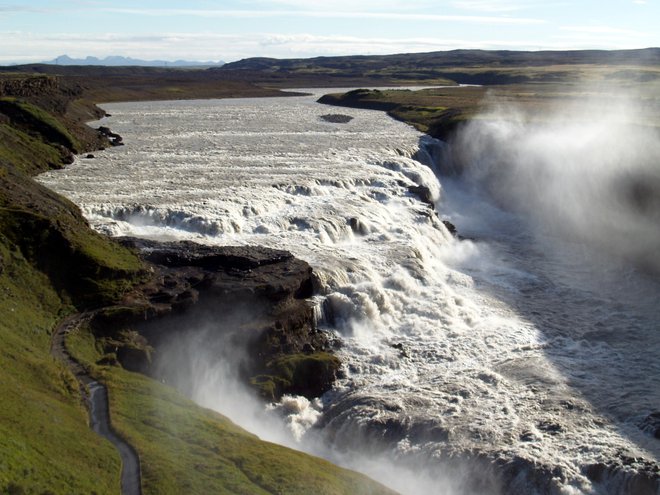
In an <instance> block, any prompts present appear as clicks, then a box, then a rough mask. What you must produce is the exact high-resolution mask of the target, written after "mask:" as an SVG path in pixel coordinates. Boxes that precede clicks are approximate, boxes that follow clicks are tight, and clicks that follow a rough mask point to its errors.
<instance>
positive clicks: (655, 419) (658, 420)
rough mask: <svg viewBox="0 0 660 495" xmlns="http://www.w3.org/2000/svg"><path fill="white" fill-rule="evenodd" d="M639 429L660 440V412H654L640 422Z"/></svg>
mask: <svg viewBox="0 0 660 495" xmlns="http://www.w3.org/2000/svg"><path fill="white" fill-rule="evenodd" d="M640 427H641V428H642V430H644V431H645V432H646V433H648V434H650V435H651V436H653V437H654V438H657V439H660V411H654V412H652V413H651V414H649V415H648V416H647V417H646V418H644V420H643V421H642V423H641V425H640Z"/></svg>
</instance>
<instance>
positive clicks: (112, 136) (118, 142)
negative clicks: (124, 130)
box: [98, 126, 124, 146]
mask: <svg viewBox="0 0 660 495" xmlns="http://www.w3.org/2000/svg"><path fill="white" fill-rule="evenodd" d="M98 132H99V134H100V135H101V136H103V137H105V138H107V139H109V140H110V144H111V145H112V146H123V145H124V143H123V138H122V137H121V136H120V135H119V134H117V133H116V132H112V131H111V130H110V128H109V127H105V126H101V127H99V128H98Z"/></svg>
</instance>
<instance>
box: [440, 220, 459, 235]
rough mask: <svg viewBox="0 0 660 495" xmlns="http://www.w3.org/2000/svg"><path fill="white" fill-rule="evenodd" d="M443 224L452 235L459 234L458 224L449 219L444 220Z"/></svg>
mask: <svg viewBox="0 0 660 495" xmlns="http://www.w3.org/2000/svg"><path fill="white" fill-rule="evenodd" d="M442 224H443V225H444V226H445V227H446V228H447V230H448V231H449V233H450V234H451V235H453V236H456V235H457V233H456V226H455V225H454V224H453V223H451V222H450V221H449V220H443V221H442Z"/></svg>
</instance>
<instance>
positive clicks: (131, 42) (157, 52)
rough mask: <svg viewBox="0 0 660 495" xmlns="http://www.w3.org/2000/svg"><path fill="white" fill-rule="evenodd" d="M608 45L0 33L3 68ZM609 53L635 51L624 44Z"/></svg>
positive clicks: (581, 40)
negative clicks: (101, 60) (73, 61)
mask: <svg viewBox="0 0 660 495" xmlns="http://www.w3.org/2000/svg"><path fill="white" fill-rule="evenodd" d="M603 43H604V42H603V41H602V40H601V41H599V40H598V39H594V38H593V37H588V36H583V37H571V36H570V35H567V36H566V38H565V39H562V38H557V39H554V40H552V41H549V42H539V41H538V40H533V39H527V40H515V41H512V40H501V39H496V38H493V39H479V40H475V39H469V38H449V37H448V38H441V37H406V38H403V37H402V38H389V37H359V36H318V35H313V34H291V35H283V34H277V33H254V34H238V35H231V34H217V33H194V34H192V33H166V34H162V35H144V36H143V35H124V34H117V33H105V34H86V35H81V34H69V33H60V34H54V35H43V34H38V33H0V46H2V47H3V50H2V54H0V63H5V64H7V63H14V62H39V61H45V60H52V59H53V58H55V57H56V56H58V55H62V54H67V55H69V56H72V57H85V56H88V55H93V56H97V57H105V56H108V55H123V56H129V57H134V58H140V59H160V60H176V59H187V60H225V61H233V60H238V59H241V58H247V57H255V56H267V57H276V58H291V57H313V56H319V55H351V54H391V53H413V52H428V51H437V50H453V49H458V48H479V49H519V50H520V49H522V50H543V49H553V50H562V49H577V48H593V47H602V46H603ZM604 46H605V47H630V46H628V45H627V44H626V41H625V39H622V40H620V41H619V42H618V44H611V43H605V44H604Z"/></svg>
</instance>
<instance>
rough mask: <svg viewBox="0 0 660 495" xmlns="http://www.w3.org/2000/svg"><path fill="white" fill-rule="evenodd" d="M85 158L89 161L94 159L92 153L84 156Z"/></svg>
mask: <svg viewBox="0 0 660 495" xmlns="http://www.w3.org/2000/svg"><path fill="white" fill-rule="evenodd" d="M85 158H87V159H88V160H89V159H92V158H96V157H95V156H94V155H93V154H92V153H87V154H86V155H85Z"/></svg>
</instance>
